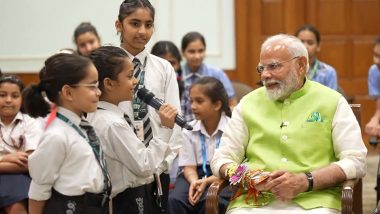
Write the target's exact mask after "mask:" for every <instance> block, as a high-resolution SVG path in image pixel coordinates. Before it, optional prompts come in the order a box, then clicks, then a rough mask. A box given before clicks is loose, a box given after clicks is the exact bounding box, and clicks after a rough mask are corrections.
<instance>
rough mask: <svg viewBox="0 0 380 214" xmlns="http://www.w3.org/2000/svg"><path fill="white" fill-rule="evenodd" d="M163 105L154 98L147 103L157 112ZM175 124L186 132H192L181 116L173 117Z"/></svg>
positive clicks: (159, 100)
mask: <svg viewBox="0 0 380 214" xmlns="http://www.w3.org/2000/svg"><path fill="white" fill-rule="evenodd" d="M162 104H163V101H162V100H161V99H158V98H156V97H154V98H153V99H152V100H151V101H150V102H149V105H150V106H152V107H153V108H155V109H157V110H159V109H160V107H161V106H162ZM175 123H176V124H177V125H179V126H180V127H182V128H185V129H187V130H193V127H192V126H190V125H189V124H188V123H187V122H186V120H185V118H183V117H182V116H181V115H179V114H177V116H175Z"/></svg>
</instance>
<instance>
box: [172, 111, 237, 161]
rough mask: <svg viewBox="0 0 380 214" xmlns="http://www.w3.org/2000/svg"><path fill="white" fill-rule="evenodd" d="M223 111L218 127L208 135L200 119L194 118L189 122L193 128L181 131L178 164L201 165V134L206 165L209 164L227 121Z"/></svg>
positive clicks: (227, 118)
mask: <svg viewBox="0 0 380 214" xmlns="http://www.w3.org/2000/svg"><path fill="white" fill-rule="evenodd" d="M229 119H230V118H229V117H227V116H226V115H225V114H224V113H223V114H222V116H221V117H220V120H219V123H218V127H217V129H216V130H215V131H214V133H212V135H211V136H210V135H209V134H208V133H207V131H206V128H205V127H204V125H203V123H202V121H200V120H194V121H192V122H191V123H190V124H191V125H193V130H192V131H188V130H184V131H183V139H184V142H183V147H182V149H181V151H180V153H179V163H178V165H179V166H202V163H203V157H202V142H201V135H203V136H205V138H204V139H205V147H206V158H207V160H206V165H209V164H210V162H211V160H212V157H213V156H214V152H215V149H216V147H217V145H218V144H219V143H220V138H221V136H222V134H223V132H224V127H225V125H226V124H227V123H228V121H229Z"/></svg>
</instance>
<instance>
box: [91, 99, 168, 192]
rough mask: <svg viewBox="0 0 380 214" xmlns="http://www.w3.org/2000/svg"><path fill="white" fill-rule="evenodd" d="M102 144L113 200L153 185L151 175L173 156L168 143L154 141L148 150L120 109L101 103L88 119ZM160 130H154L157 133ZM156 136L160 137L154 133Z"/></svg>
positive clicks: (161, 140)
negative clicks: (128, 190) (169, 155)
mask: <svg viewBox="0 0 380 214" xmlns="http://www.w3.org/2000/svg"><path fill="white" fill-rule="evenodd" d="M87 119H88V121H89V122H90V123H91V124H92V125H93V126H94V128H95V130H96V133H98V136H99V139H100V142H101V144H102V148H103V152H104V154H105V158H106V161H107V166H108V171H109V173H110V177H111V183H112V195H111V196H112V197H113V196H115V195H117V194H118V193H120V192H123V191H124V190H125V189H127V188H131V187H138V186H141V185H143V184H146V183H151V182H152V181H153V179H152V176H151V175H152V174H153V173H154V172H155V171H156V170H157V167H158V166H159V165H160V164H161V163H162V162H163V161H164V157H165V155H167V153H169V152H170V149H169V145H168V144H167V143H165V142H167V141H169V136H166V137H167V138H166V139H159V138H158V137H153V139H152V140H151V141H150V143H149V146H148V147H145V145H144V143H143V142H142V141H141V140H140V139H139V138H137V136H136V134H135V133H134V131H133V127H131V126H130V125H129V124H128V122H127V121H126V120H125V119H124V112H123V110H122V109H120V108H119V107H118V106H116V105H114V104H112V103H108V102H104V101H100V102H99V103H98V110H97V111H96V112H95V113H91V114H88V115H87ZM155 130H157V129H153V132H155ZM153 135H154V136H157V133H153Z"/></svg>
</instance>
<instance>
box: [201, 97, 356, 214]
mask: <svg viewBox="0 0 380 214" xmlns="http://www.w3.org/2000/svg"><path fill="white" fill-rule="evenodd" d="M350 106H351V109H352V111H353V112H354V114H355V117H356V119H357V120H358V122H359V125H360V124H361V122H360V121H361V112H360V104H350ZM226 186H228V181H226V180H223V179H219V180H217V181H215V182H214V183H212V184H211V185H210V187H209V189H208V191H207V195H206V214H218V213H219V193H220V192H221V191H222V190H223V189H224V188H225V187H226ZM362 186H363V185H362V179H352V180H347V181H345V182H344V183H343V189H342V212H341V213H342V214H351V213H355V214H362V213H363V200H362V191H363V189H362V188H363V187H362Z"/></svg>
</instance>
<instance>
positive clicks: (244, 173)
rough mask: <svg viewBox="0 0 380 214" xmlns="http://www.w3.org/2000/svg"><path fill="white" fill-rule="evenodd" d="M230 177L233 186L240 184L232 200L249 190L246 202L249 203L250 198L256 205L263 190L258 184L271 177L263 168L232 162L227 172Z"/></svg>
mask: <svg viewBox="0 0 380 214" xmlns="http://www.w3.org/2000/svg"><path fill="white" fill-rule="evenodd" d="M225 174H226V175H227V176H228V177H229V182H230V185H231V186H238V190H237V191H236V193H235V194H234V195H233V196H232V198H231V200H233V199H235V198H237V197H239V196H240V195H242V193H243V192H247V196H246V197H245V202H246V203H247V204H249V199H252V203H253V204H254V205H256V203H257V202H258V197H259V196H261V195H262V193H261V191H259V190H257V188H256V186H257V185H258V184H260V183H261V182H264V181H265V180H266V179H268V178H269V174H270V173H269V172H265V171H263V170H261V169H249V167H248V165H247V163H242V164H240V165H236V164H230V165H229V166H228V168H227V170H226V173H225Z"/></svg>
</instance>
